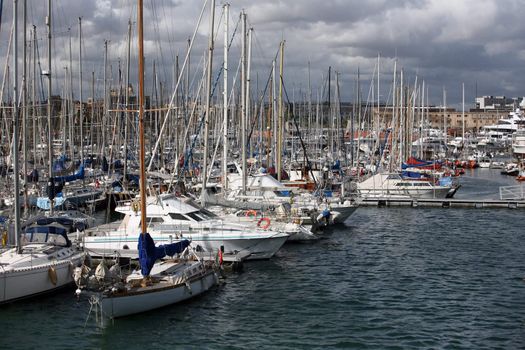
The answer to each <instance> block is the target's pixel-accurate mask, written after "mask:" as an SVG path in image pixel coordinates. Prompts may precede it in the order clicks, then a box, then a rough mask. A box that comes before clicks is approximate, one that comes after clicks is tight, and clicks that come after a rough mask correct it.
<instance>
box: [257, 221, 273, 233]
mask: <svg viewBox="0 0 525 350" xmlns="http://www.w3.org/2000/svg"><path fill="white" fill-rule="evenodd" d="M271 222H272V221H271V220H270V218H260V219H259V221H257V226H258V227H260V228H262V229H263V230H266V229H267V228H268V227H270V223H271Z"/></svg>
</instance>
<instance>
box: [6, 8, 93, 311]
mask: <svg viewBox="0 0 525 350" xmlns="http://www.w3.org/2000/svg"><path fill="white" fill-rule="evenodd" d="M13 12H14V13H13V18H14V26H15V27H14V31H13V33H14V55H13V56H14V74H13V76H14V84H13V85H14V92H15V94H14V99H15V100H14V102H13V121H14V128H13V129H14V136H13V143H12V144H13V169H14V172H13V178H14V192H15V196H14V206H13V209H14V231H15V246H14V247H13V248H10V249H7V250H5V251H3V252H2V253H0V304H2V303H9V302H12V301H15V300H19V299H23V298H27V297H31V296H35V295H39V294H43V293H47V292H51V291H54V290H56V289H59V288H61V287H64V286H67V285H69V284H72V283H73V276H72V273H73V269H74V268H75V266H77V265H80V264H81V263H82V262H83V261H84V259H85V256H86V255H85V253H84V252H83V251H82V250H80V249H78V248H77V247H75V246H74V245H73V244H72V243H71V241H70V240H69V238H68V236H67V231H66V229H65V228H64V227H61V226H60V225H56V226H44V227H39V228H37V229H32V230H26V231H24V232H23V233H22V230H21V225H20V196H18V195H17V194H19V193H20V184H19V177H18V174H19V173H20V171H19V161H18V152H17V149H18V135H19V120H18V107H17V95H18V93H17V82H16V81H17V74H18V71H17V70H18V68H17V64H18V63H17V60H18V57H17V44H18V43H17V41H18V39H17V24H16V22H17V21H16V19H17V5H16V2H15V3H14V6H13ZM49 16H50V14H49ZM49 94H51V91H49Z"/></svg>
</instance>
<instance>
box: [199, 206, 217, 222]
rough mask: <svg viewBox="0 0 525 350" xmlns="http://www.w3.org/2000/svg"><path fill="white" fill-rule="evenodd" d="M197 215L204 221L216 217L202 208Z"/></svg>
mask: <svg viewBox="0 0 525 350" xmlns="http://www.w3.org/2000/svg"><path fill="white" fill-rule="evenodd" d="M199 215H200V216H201V217H203V218H204V219H206V220H209V219H213V218H216V217H217V215H215V214H214V213H213V212H211V211H209V210H207V209H204V208H201V210H200V211H199Z"/></svg>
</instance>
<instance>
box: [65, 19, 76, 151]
mask: <svg viewBox="0 0 525 350" xmlns="http://www.w3.org/2000/svg"><path fill="white" fill-rule="evenodd" d="M68 31H69V97H68V100H69V110H68V114H69V149H70V152H71V159H74V158H75V145H74V142H73V135H74V134H73V126H74V125H75V123H74V118H75V116H74V110H75V109H74V108H73V107H74V105H73V50H72V49H71V41H72V38H71V28H69V29H68ZM64 132H65V130H64Z"/></svg>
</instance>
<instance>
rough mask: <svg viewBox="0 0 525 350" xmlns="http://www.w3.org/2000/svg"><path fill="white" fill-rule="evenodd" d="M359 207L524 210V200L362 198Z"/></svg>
mask: <svg viewBox="0 0 525 350" xmlns="http://www.w3.org/2000/svg"><path fill="white" fill-rule="evenodd" d="M358 203H359V205H360V206H378V207H394V206H395V207H398V206H405V207H438V208H508V209H525V200H501V199H452V198H431V199H424V198H417V199H416V198H387V197H383V198H382V197H374V198H363V199H360V200H359V201H358Z"/></svg>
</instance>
